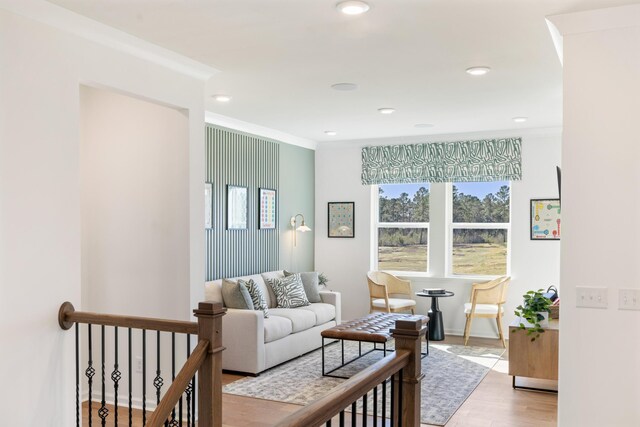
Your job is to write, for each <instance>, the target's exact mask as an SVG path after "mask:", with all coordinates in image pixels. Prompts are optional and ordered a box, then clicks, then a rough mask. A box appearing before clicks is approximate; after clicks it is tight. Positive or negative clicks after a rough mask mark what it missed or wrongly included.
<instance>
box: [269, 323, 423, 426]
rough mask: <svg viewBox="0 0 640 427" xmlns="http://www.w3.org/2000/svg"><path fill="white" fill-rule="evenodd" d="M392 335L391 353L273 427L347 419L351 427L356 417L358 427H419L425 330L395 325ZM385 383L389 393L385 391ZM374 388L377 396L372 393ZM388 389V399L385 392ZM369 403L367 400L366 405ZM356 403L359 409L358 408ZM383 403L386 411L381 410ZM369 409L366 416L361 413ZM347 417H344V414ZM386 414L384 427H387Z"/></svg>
mask: <svg viewBox="0 0 640 427" xmlns="http://www.w3.org/2000/svg"><path fill="white" fill-rule="evenodd" d="M395 326H396V327H395V329H392V330H391V332H392V335H393V338H394V339H395V347H396V351H395V352H394V353H392V354H390V355H389V356H386V357H385V358H384V359H382V360H380V361H378V362H377V363H375V364H373V365H371V366H370V367H368V368H366V369H365V370H363V371H361V372H360V373H358V374H356V375H354V376H353V377H351V378H350V379H348V380H347V381H345V382H343V383H342V384H340V385H338V386H337V387H335V388H334V389H333V390H332V391H331V392H330V393H329V394H327V395H326V396H324V397H322V398H320V399H318V400H316V401H315V402H312V403H310V404H308V405H307V406H305V407H303V408H302V409H300V410H298V411H296V412H294V413H292V414H291V415H289V416H288V417H287V418H285V419H284V420H282V421H280V422H279V423H277V424H275V426H274V427H315V426H321V425H323V424H325V425H326V426H327V427H330V426H331V425H332V422H336V423H337V424H338V425H339V426H340V427H344V425H345V418H346V417H350V418H351V422H350V424H348V425H350V426H355V425H356V423H357V418H358V411H360V412H361V417H362V420H361V423H360V425H362V426H367V425H373V426H374V427H377V426H378V425H380V426H386V425H391V426H394V427H396V426H397V427H403V426H404V427H418V426H420V402H421V396H420V384H421V381H422V378H423V376H424V374H422V365H421V342H422V337H424V336H425V333H426V330H427V328H426V324H424V323H423V319H422V318H420V317H408V318H407V319H404V320H396V325H395ZM387 382H389V383H390V387H387ZM379 388H380V392H378V389H379ZM388 388H390V389H391V390H390V393H389V398H387V394H388V393H387V389H388ZM369 397H371V400H369ZM360 399H362V403H359V401H360ZM388 403H389V411H387V404H388ZM368 407H369V408H371V409H372V413H371V414H368V410H367V408H368ZM348 411H350V412H351V413H350V414H348V415H347V414H346V412H348ZM387 414H389V419H390V424H387Z"/></svg>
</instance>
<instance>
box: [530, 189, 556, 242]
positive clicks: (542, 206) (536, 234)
mask: <svg viewBox="0 0 640 427" xmlns="http://www.w3.org/2000/svg"><path fill="white" fill-rule="evenodd" d="M530 209H531V210H530V213H531V224H530V227H529V231H530V233H531V235H530V236H531V240H560V225H561V221H560V199H531V206H530Z"/></svg>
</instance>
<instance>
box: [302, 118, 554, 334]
mask: <svg viewBox="0 0 640 427" xmlns="http://www.w3.org/2000/svg"><path fill="white" fill-rule="evenodd" d="M506 136H522V137H523V144H522V146H523V149H522V150H523V152H522V158H523V179H522V181H518V182H513V184H512V188H511V191H512V194H511V200H512V204H511V218H512V219H511V227H512V228H511V230H512V231H511V233H512V236H511V277H512V282H511V288H510V291H509V297H508V303H507V306H506V316H505V325H508V324H509V323H510V322H511V321H512V320H513V318H514V315H513V309H514V308H515V306H517V305H518V304H520V302H521V300H522V298H521V296H522V294H524V293H525V292H526V291H528V290H530V289H539V288H542V287H545V288H546V287H547V286H549V285H551V284H554V285H556V286H557V285H559V271H560V270H559V262H560V261H559V260H560V243H559V242H558V241H546V242H544V241H542V242H541V241H535V242H533V241H530V240H529V199H532V198H545V197H549V198H554V197H557V194H558V187H557V182H556V169H555V167H556V166H557V165H560V131H559V130H558V129H545V130H523V131H519V130H513V131H511V132H504V131H501V132H494V133H476V134H459V135H437V136H429V137H422V138H398V139H393V140H388V139H386V140H367V141H356V142H349V141H342V142H336V143H332V144H319V146H318V148H317V150H316V223H317V228H318V230H319V232H318V233H316V251H315V253H316V269H317V270H318V271H323V272H325V273H326V274H327V276H328V277H329V279H330V282H329V287H330V288H331V289H334V290H338V291H340V292H342V293H343V318H346V319H352V318H355V317H359V316H362V315H364V314H366V313H368V310H369V299H368V295H369V294H368V289H367V282H366V273H367V271H368V270H369V269H370V254H371V252H370V251H371V248H370V245H371V235H370V230H371V222H372V214H371V197H372V194H371V187H369V186H364V185H362V184H361V180H360V172H361V147H363V146H365V145H376V144H397V143H411V142H434V141H455V140H467V139H474V138H488V137H506ZM437 192H439V193H440V195H442V194H441V193H443V192H444V185H438V186H436V185H433V186H432V194H433V196H434V197H435V196H436V193H437ZM332 201H355V204H356V224H355V229H356V232H355V239H329V238H327V237H326V233H325V232H324V230H326V228H327V218H326V208H327V202H332ZM430 214H431V215H430V217H431V223H430V228H429V232H430V248H429V251H430V252H431V257H430V258H431V259H430V261H431V265H432V272H431V277H411V278H410V279H411V281H412V286H413V289H414V291H416V292H417V291H419V290H420V289H422V288H424V287H435V286H441V287H445V288H447V289H449V290H451V291H454V292H455V293H456V295H455V296H454V297H451V298H441V299H440V309H441V310H442V311H443V317H444V327H445V332H446V333H453V334H462V331H463V329H464V319H465V317H464V315H463V313H462V305H463V304H464V303H465V302H467V301H468V300H469V294H470V289H471V288H470V284H471V283H472V282H473V281H472V280H468V279H452V278H444V277H443V276H444V258H443V252H439V251H438V249H439V248H444V247H445V246H444V241H445V218H444V215H443V214H441V213H440V212H436V211H435V210H433V209H432V210H431V212H430ZM416 299H417V300H418V301H417V303H418V310H417V311H418V313H426V312H427V311H428V304H429V303H430V299H429V298H417V297H416ZM472 333H473V335H476V336H489V337H496V336H497V327H496V325H495V322H492V321H490V320H485V319H476V320H475V322H474V325H473V328H472Z"/></svg>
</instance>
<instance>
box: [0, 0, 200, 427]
mask: <svg viewBox="0 0 640 427" xmlns="http://www.w3.org/2000/svg"><path fill="white" fill-rule="evenodd" d="M21 3H23V2H21ZM0 73H1V74H2V75H1V78H0V331H1V333H0V340H1V345H2V351H1V352H0V378H2V381H3V383H4V384H10V385H11V386H10V387H4V388H3V391H1V392H0V402H2V404H1V407H2V409H3V421H2V423H3V424H4V425H20V426H43V425H47V426H65V427H66V426H69V425H73V424H74V407H75V404H74V400H75V399H74V388H75V387H74V375H73V372H74V361H73V357H72V354H73V341H74V340H73V333H72V332H69V331H62V330H60V328H59V327H58V326H57V311H58V308H59V306H60V304H61V303H62V302H63V301H65V300H69V301H71V302H72V303H73V304H74V305H75V306H76V307H77V308H78V309H80V308H81V225H80V212H81V208H80V187H81V180H80V177H81V174H80V162H79V147H80V143H79V129H80V114H79V111H80V94H79V92H80V85H81V83H85V82H89V83H91V84H95V85H102V86H105V87H110V88H115V89H116V90H119V91H122V92H125V93H131V94H135V95H137V96H140V97H143V98H147V99H152V100H156V101H158V102H161V103H164V104H166V105H170V106H175V107H178V108H184V109H187V110H188V111H189V122H188V133H189V139H188V144H189V154H188V155H189V160H188V161H189V178H188V179H189V189H190V195H189V205H190V210H189V230H188V233H189V237H188V239H189V247H188V250H189V254H188V256H189V259H190V261H189V262H190V266H189V275H190V277H189V286H190V296H191V301H189V302H188V304H185V305H184V306H183V307H182V308H181V309H182V317H184V318H187V317H188V316H189V313H190V310H191V308H192V307H193V305H194V303H195V301H197V300H199V299H201V298H202V297H203V288H202V282H203V280H204V235H203V233H202V224H203V223H204V206H203V203H204V201H203V197H202V182H204V153H203V151H204V147H203V144H202V141H203V140H204V129H203V128H204V127H203V124H202V120H203V116H204V113H203V88H204V85H203V82H202V81H201V80H198V79H195V78H192V77H186V76H185V75H183V74H180V73H178V72H176V71H171V70H170V69H169V68H165V67H163V66H160V65H157V64H154V63H151V62H149V61H146V60H143V59H139V58H136V57H134V56H131V55H129V54H126V53H123V52H122V51H119V50H115V49H111V48H108V47H106V46H104V45H103V44H98V43H94V42H89V41H87V40H84V39H82V38H80V37H78V36H75V35H71V34H69V33H67V32H65V31H61V30H57V29H53V28H52V27H49V26H47V25H43V24H41V23H38V22H36V21H33V20H30V19H27V18H24V17H21V16H18V15H16V14H13V13H10V12H7V11H5V10H0ZM183 201H184V200H181V201H177V202H178V203H181V202H183ZM181 286H184V284H182V285H181Z"/></svg>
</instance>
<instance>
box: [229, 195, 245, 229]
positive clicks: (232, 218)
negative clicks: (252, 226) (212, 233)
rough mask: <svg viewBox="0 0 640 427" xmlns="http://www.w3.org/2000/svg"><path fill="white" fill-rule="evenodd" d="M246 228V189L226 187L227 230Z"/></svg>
mask: <svg viewBox="0 0 640 427" xmlns="http://www.w3.org/2000/svg"><path fill="white" fill-rule="evenodd" d="M246 228H247V187H240V186H238V185H227V230H245V229H246Z"/></svg>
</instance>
